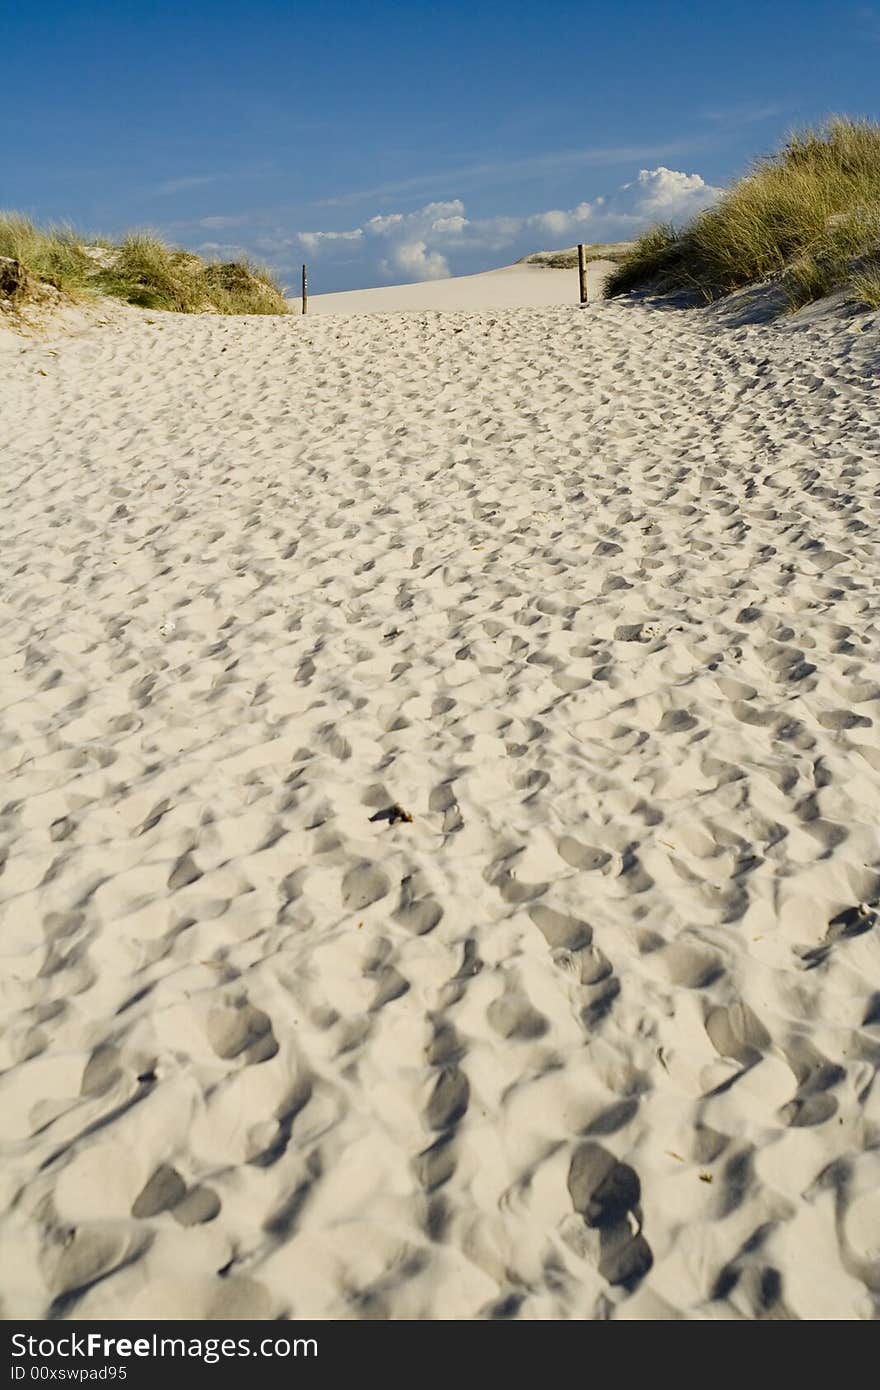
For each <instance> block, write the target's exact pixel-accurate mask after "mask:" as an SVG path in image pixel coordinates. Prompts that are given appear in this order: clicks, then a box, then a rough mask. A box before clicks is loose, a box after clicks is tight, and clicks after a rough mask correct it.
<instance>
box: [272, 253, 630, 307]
mask: <svg viewBox="0 0 880 1390" xmlns="http://www.w3.org/2000/svg"><path fill="white" fill-rule="evenodd" d="M613 268H614V263H613V262H612V261H592V262H591V263H590V264H589V265H588V266H587V286H588V293H589V294H590V295H591V296H593V297H595V298H600V297H601V286H602V284H603V281H604V280H605V278H606V276H607V275H608V272H609V271H610V270H613ZM578 298H579V290H578V273H577V271H576V270H549V269H547V268H546V267H542V266H534V265H508V266H504V267H503V268H502V269H501V270H489V271H485V272H483V274H481V275H457V276H453V277H452V278H451V279H449V280H426V281H424V282H422V283H421V284H417V285H383V286H382V287H381V288H379V289H375V290H343V291H342V292H340V293H337V294H311V293H310V295H309V313H310V314H387V313H399V312H402V311H406V310H418V309H445V310H453V309H459V310H460V309H470V310H475V309H531V308H535V307H537V306H539V305H540V306H545V305H549V304H574V305H576V304H577V302H578ZM290 303H291V305H292V306H293V307H294V308H295V309H299V308H300V306H301V304H302V300H301V298H300V299H297V298H292V299H291V301H290Z"/></svg>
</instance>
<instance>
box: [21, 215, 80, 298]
mask: <svg viewBox="0 0 880 1390" xmlns="http://www.w3.org/2000/svg"><path fill="white" fill-rule="evenodd" d="M0 257H3V259H4V261H6V262H9V261H12V262H15V263H16V264H17V265H18V266H20V267H21V276H20V280H21V288H20V289H19V291H18V293H19V295H20V296H21V297H24V296H25V295H28V294H33V293H34V292H35V290H36V287H37V286H38V285H40V284H43V285H51V286H52V287H53V288H54V289H56V290H61V291H63V292H64V293H66V294H76V293H77V292H78V291H79V290H81V289H82V287H83V286H84V284H85V283H86V281H87V279H88V276H89V272H90V270H92V269H93V265H92V262H91V261H90V260H89V258H88V256H87V255H86V254H85V251H84V250H83V247H82V243H81V241H80V239H79V238H78V237H77V236H76V233H75V232H74V231H73V229H72V228H70V227H65V226H60V227H47V228H46V229H45V230H40V229H39V228H37V227H36V226H35V225H34V223H33V222H31V220H30V219H29V218H27V217H22V216H21V215H20V214H19V213H14V212H13V213H0Z"/></svg>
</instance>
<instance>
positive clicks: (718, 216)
mask: <svg viewBox="0 0 880 1390" xmlns="http://www.w3.org/2000/svg"><path fill="white" fill-rule="evenodd" d="M768 279H776V280H778V281H779V282H780V283H781V284H782V287H783V289H784V290H785V294H786V297H787V299H788V302H789V303H790V305H791V307H792V308H799V307H800V306H801V305H803V304H808V303H810V302H812V301H813V300H816V299H821V298H822V297H823V296H824V295H826V294H830V293H831V292H832V291H833V290H837V289H842V288H845V289H846V290H847V292H848V297H849V298H850V299H851V300H852V301H853V302H858V303H862V304H867V305H869V306H871V307H875V308H876V307H878V306H880V124H877V123H876V122H873V121H866V120H850V119H848V118H842V117H837V118H835V119H833V120H830V121H828V122H827V124H826V125H824V126H822V127H820V128H819V129H816V130H805V131H802V132H799V133H797V134H795V135H792V136H791V138H790V139H789V140H788V142H787V143H786V144H785V145H784V146H783V148H782V149H781V150H780V151H778V153H776V154H774V155H769V156H765V157H763V158H761V159H759V160H757V161H756V163H755V164H754V166H753V168H752V169H751V171H750V172H749V173H748V174H747V175H746V176H745V177H744V178H742V179H739V180H738V181H737V182H736V183H734V184H733V185H732V186H731V187H730V188H729V189H728V190H727V192H726V193H725V194H724V196H723V197H722V198H721V199H720V201H719V202H718V203H716V204H715V206H714V207H711V208H708V209H707V210H706V211H705V212H702V213H700V214H699V216H698V217H697V218H695V220H694V221H693V222H692V223H691V224H690V225H689V226H687V227H685V228H683V229H682V230H680V231H676V230H675V229H674V228H673V227H671V226H669V225H665V226H658V227H654V228H652V229H651V231H649V232H647V233H646V234H645V235H644V236H643V237H640V238H639V240H638V241H637V242H636V244H635V246H634V248H633V250H632V251H631V253H630V254H629V255H628V256H626V257H625V258H624V260H623V261H622V263H621V265H620V267H619V268H618V270H616V271H615V272H614V273H613V274H612V275H611V277H610V278H609V281H608V284H607V285H606V290H605V293H606V295H609V296H610V295H615V294H622V293H625V292H626V291H628V290H633V289H642V288H647V287H651V288H653V289H656V290H658V291H661V292H666V291H672V290H692V291H696V292H697V293H698V294H699V295H701V296H702V297H703V298H704V299H706V300H713V299H718V298H720V297H721V296H723V295H725V294H729V293H731V292H732V291H733V290H737V289H741V288H743V287H744V286H746V285H752V284H755V283H757V282H759V281H763V280H768Z"/></svg>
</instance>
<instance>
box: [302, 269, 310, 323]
mask: <svg viewBox="0 0 880 1390" xmlns="http://www.w3.org/2000/svg"><path fill="white" fill-rule="evenodd" d="M308 312H309V281H308V276H307V275H306V268H305V266H303V313H304V314H307V313H308Z"/></svg>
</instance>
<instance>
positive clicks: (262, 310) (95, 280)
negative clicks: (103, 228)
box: [0, 213, 288, 314]
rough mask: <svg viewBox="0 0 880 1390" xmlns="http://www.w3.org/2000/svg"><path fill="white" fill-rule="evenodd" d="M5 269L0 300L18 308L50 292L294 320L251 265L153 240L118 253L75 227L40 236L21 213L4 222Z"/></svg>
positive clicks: (0, 222)
mask: <svg viewBox="0 0 880 1390" xmlns="http://www.w3.org/2000/svg"><path fill="white" fill-rule="evenodd" d="M0 268H2V274H0V299H6V300H7V301H8V302H10V303H11V304H12V305H13V306H14V307H20V306H21V305H22V304H23V303H25V302H27V301H28V300H33V299H37V298H39V297H40V292H41V289H42V287H44V286H46V285H51V286H53V287H54V288H55V289H56V290H60V291H61V292H63V293H64V294H66V295H68V296H70V297H71V298H79V297H82V296H84V295H92V296H93V295H99V294H103V295H109V296H111V297H113V298H115V299H121V300H124V301H125V302H126V303H128V304H137V305H140V306H141V307H143V308H146V309H165V310H171V311H174V312H177V313H183V314H199V313H215V314H285V313H287V312H288V308H287V304H286V302H285V299H284V295H283V292H282V290H281V288H280V286H279V285H278V283H277V282H276V281H275V280H274V278H273V277H272V274H271V272H270V271H268V270H266V269H264V268H263V267H260V266H254V265H251V264H250V263H249V262H247V261H234V262H228V263H224V264H215V263H212V262H206V261H204V260H203V259H202V257H201V256H197V255H196V254H195V253H194V252H192V251H183V250H181V249H180V248H177V247H172V246H168V245H167V244H166V243H165V242H164V241H163V240H162V239H161V238H160V237H158V236H155V235H153V234H152V233H148V232H135V233H131V234H130V235H129V236H127V237H125V238H124V240H123V241H122V242H121V243H120V244H119V245H118V246H114V245H113V244H112V243H111V242H109V241H107V240H105V239H103V238H97V237H94V238H84V237H82V236H79V235H77V233H76V232H74V231H73V229H72V228H70V227H49V228H46V229H45V230H42V229H40V228H38V227H36V226H35V224H34V223H33V222H31V220H30V219H29V218H27V217H22V216H21V215H20V214H19V213H5V214H0Z"/></svg>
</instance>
